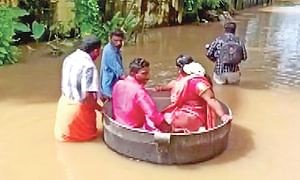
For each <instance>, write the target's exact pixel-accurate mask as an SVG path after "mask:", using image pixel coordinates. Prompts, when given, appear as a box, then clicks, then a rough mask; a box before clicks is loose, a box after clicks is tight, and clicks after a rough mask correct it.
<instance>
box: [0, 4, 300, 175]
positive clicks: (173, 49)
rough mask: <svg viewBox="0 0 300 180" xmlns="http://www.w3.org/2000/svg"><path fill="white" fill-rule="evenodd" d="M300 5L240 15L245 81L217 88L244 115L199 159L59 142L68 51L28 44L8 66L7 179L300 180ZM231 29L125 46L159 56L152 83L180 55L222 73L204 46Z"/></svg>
mask: <svg viewBox="0 0 300 180" xmlns="http://www.w3.org/2000/svg"><path fill="white" fill-rule="evenodd" d="M299 12H300V6H282V7H267V8H260V9H249V10H246V11H243V12H242V13H241V14H239V15H237V16H236V17H235V20H236V22H237V23H238V34H239V35H240V36H241V37H242V38H243V39H244V40H245V42H246V46H247V49H248V55H249V58H248V60H247V61H246V62H245V63H243V64H242V67H241V71H242V79H241V84H240V85H239V86H215V93H216V96H217V97H218V98H219V99H220V100H222V101H223V102H225V103H227V104H228V105H229V106H230V107H231V109H232V111H233V114H234V121H233V126H232V131H231V134H230V139H229V144H228V148H227V150H225V152H224V153H223V154H221V155H220V156H218V157H216V158H214V159H212V160H209V161H206V162H203V163H199V164H194V165H185V166H162V165H154V164H150V163H145V162H136V161H134V160H130V159H128V158H125V157H122V156H120V155H118V154H116V153H114V152H113V151H111V150H110V149H108V148H107V147H106V146H105V144H104V143H103V141H102V139H101V138H98V139H97V140H95V141H93V142H87V143H59V142H56V141H55V140H54V137H53V126H54V120H55V112H56V103H57V100H58V98H59V95H60V89H59V88H60V71H61V69H60V68H61V63H62V57H59V58H55V57H51V56H49V55H48V54H47V52H48V48H47V46H45V45H39V46H36V45H35V44H33V45H32V47H33V48H36V50H33V51H31V50H29V49H28V48H26V47H24V48H23V50H24V54H23V58H22V60H21V62H20V63H18V64H15V65H11V66H5V67H1V68H0V94H1V96H0V179H1V180H23V179H24V180H41V179H43V180H90V179H105V180H106V179H145V180H147V179H149V180H150V179H166V180H167V179H191V180H193V179H195V180H196V179H221V178H226V179H236V180H240V179H243V180H248V179H249V180H250V179H251V180H252V179H272V180H273V179H274V180H275V179H276V180H277V179H300V172H299V167H300V156H299V152H300V144H299V143H298V142H299V137H300V133H299V127H300V115H299V113H298V111H299V107H300V93H299V91H300V61H299V60H300V13H299ZM221 32H222V24H221V23H219V22H216V23H208V24H201V25H187V26H179V27H167V28H159V29H154V30H148V31H147V32H146V33H145V35H144V36H143V37H139V41H138V43H137V45H136V46H126V47H125V48H124V50H123V54H124V59H125V62H124V64H125V66H126V67H127V65H128V62H129V60H131V59H132V58H133V57H135V56H142V57H145V58H146V59H148V60H149V61H151V68H152V80H151V82H150V83H149V85H150V86H151V85H153V84H160V83H164V82H167V81H168V80H170V79H172V78H174V76H175V74H176V69H175V65H174V59H175V57H176V56H177V55H178V54H179V53H185V54H190V55H192V56H194V57H195V58H196V59H197V60H198V61H199V62H201V63H202V64H203V65H204V66H205V67H206V68H207V70H208V72H209V73H211V72H212V68H213V64H212V63H211V62H209V61H208V60H207V59H206V58H205V56H204V45H205V44H206V43H208V42H210V41H211V40H213V39H214V38H215V37H216V36H217V35H219V34H220V33H221Z"/></svg>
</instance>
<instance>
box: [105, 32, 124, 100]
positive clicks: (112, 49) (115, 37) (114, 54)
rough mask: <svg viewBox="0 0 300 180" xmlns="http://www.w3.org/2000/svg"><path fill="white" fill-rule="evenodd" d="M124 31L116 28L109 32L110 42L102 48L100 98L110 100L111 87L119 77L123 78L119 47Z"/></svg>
mask: <svg viewBox="0 0 300 180" xmlns="http://www.w3.org/2000/svg"><path fill="white" fill-rule="evenodd" d="M123 40H124V32H123V31H121V30H116V31H114V32H112V33H111V34H110V42H109V43H108V44H106V45H105V46H104V48H103V53H102V58H101V66H100V91H101V95H102V100H104V101H105V100H110V99H111V96H112V88H113V86H114V84H115V83H116V82H117V81H118V80H119V79H124V78H125V76H124V68H123V64H122V63H123V60H122V55H121V48H122V45H123Z"/></svg>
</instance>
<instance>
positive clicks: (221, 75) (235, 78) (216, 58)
mask: <svg viewBox="0 0 300 180" xmlns="http://www.w3.org/2000/svg"><path fill="white" fill-rule="evenodd" d="M224 30H225V33H224V34H223V35H221V36H219V37H217V38H216V39H215V40H214V41H213V42H212V43H211V44H210V45H209V47H208V50H207V54H206V56H207V57H208V58H209V59H210V60H211V61H213V62H214V63H215V68H214V74H213V79H214V81H215V82H216V83H217V84H227V83H228V84H236V83H239V81H240V76H241V72H240V67H239V64H224V63H222V60H221V59H220V50H221V48H222V46H223V45H224V43H225V42H226V40H228V39H238V37H237V36H236V35H235V31H236V23H234V22H228V23H226V24H225V25H224ZM238 43H239V45H240V46H241V47H242V52H243V56H242V60H246V59H247V51H246V48H245V44H244V43H243V42H242V41H240V40H239V39H238Z"/></svg>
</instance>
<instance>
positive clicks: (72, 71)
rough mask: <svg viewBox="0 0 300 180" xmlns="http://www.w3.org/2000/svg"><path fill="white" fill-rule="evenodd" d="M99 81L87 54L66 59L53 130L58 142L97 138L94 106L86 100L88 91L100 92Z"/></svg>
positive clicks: (80, 51) (82, 52)
mask: <svg viewBox="0 0 300 180" xmlns="http://www.w3.org/2000/svg"><path fill="white" fill-rule="evenodd" d="M98 82H99V80H98V72H97V68H96V66H95V64H94V62H93V60H92V59H91V57H90V55H89V54H88V53H86V52H84V51H82V50H79V49H78V50H76V51H75V52H73V53H72V54H70V55H69V56H68V57H66V59H65V60H64V63H63V67H62V81H61V92H62V95H61V97H60V99H59V102H58V107H57V113H56V122H55V129H54V131H55V137H56V139H58V140H60V141H84V140H90V139H92V138H95V137H96V134H97V129H96V112H95V107H94V105H91V104H89V103H88V102H85V98H86V93H87V92H95V94H96V93H98V92H99V90H98V89H99V85H98ZM95 98H96V97H95Z"/></svg>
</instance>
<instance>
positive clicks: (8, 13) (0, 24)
mask: <svg viewBox="0 0 300 180" xmlns="http://www.w3.org/2000/svg"><path fill="white" fill-rule="evenodd" d="M25 15H28V12H27V11H26V10H23V9H20V8H17V7H7V6H0V17H1V18H0V66H1V65H4V64H14V63H16V62H18V57H19V55H20V50H19V49H18V48H17V47H16V46H15V45H14V44H15V42H16V41H18V40H17V39H14V36H15V34H16V32H17V31H20V32H31V29H30V27H29V25H27V24H23V23H21V22H20V21H19V17H22V16H25ZM32 28H33V35H32V36H33V37H34V38H35V39H36V40H37V39H39V38H40V37H41V36H42V35H43V33H44V31H45V30H44V28H45V27H44V25H42V24H39V23H37V22H36V21H34V22H33V25H32Z"/></svg>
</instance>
